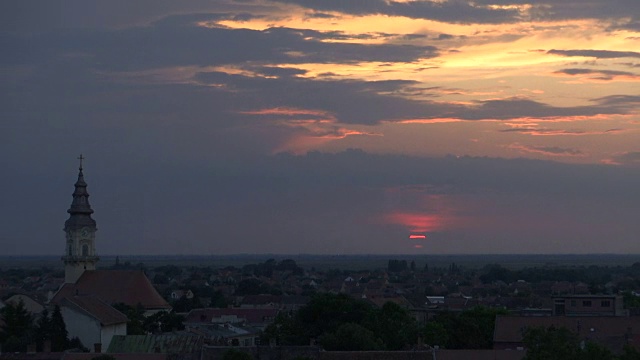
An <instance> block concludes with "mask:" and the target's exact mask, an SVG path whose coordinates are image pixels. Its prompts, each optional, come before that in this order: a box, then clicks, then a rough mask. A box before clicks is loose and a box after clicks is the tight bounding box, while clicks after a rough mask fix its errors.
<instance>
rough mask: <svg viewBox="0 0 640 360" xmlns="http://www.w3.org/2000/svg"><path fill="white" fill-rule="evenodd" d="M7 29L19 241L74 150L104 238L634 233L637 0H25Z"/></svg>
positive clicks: (585, 239) (638, 246) (460, 241)
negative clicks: (79, 157)
mask: <svg viewBox="0 0 640 360" xmlns="http://www.w3.org/2000/svg"><path fill="white" fill-rule="evenodd" d="M0 49H1V51H0V94H1V96H0V165H1V168H2V176H0V194H1V195H2V197H1V199H2V201H0V246H1V248H2V254H5V255H35V254H48V255H55V254H62V252H63V250H64V242H65V237H64V233H63V232H62V227H63V224H64V221H65V220H66V218H67V213H66V210H67V209H68V207H69V205H70V203H71V193H72V192H73V183H74V182H75V180H76V176H77V168H78V160H77V159H76V158H77V157H78V155H79V154H80V153H82V154H83V155H84V156H85V157H86V160H85V163H84V168H85V178H86V180H87V182H88V184H89V188H88V190H89V193H90V194H91V204H92V206H93V208H94V210H95V214H94V218H95V219H96V221H97V222H98V228H99V231H98V234H97V236H98V240H97V250H98V253H99V254H119V255H125V254H237V253H281V254H299V253H319V254H359V253H367V254H373V253H396V254H422V253H424V254H433V253H436V254H441V253H640V221H639V216H640V189H639V188H638V187H639V184H640V1H638V0H475V1H467V0H414V1H412V0H322V1H320V0H318V1H313V0H181V1H175V0H135V1H129V0H127V1H125V0H95V1H86V0H74V1H29V0H15V1H14V0H12V1H2V2H0ZM423 235H424V236H425V238H422V237H423Z"/></svg>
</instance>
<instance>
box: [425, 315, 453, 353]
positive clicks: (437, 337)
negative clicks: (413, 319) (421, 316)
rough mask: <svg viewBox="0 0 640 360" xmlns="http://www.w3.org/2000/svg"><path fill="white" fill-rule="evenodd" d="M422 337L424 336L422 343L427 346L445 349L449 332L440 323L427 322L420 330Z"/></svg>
mask: <svg viewBox="0 0 640 360" xmlns="http://www.w3.org/2000/svg"><path fill="white" fill-rule="evenodd" d="M422 335H423V336H424V343H425V344H427V345H430V346H435V345H438V346H440V347H446V345H447V344H449V332H448V331H447V329H446V328H445V327H444V325H442V323H439V322H436V321H430V322H428V323H427V324H426V325H425V326H424V328H423V329H422Z"/></svg>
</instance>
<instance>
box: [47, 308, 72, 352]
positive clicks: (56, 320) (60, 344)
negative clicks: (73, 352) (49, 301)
mask: <svg viewBox="0 0 640 360" xmlns="http://www.w3.org/2000/svg"><path fill="white" fill-rule="evenodd" d="M50 325H51V327H50V329H51V335H50V338H51V351H56V352H59V351H64V350H66V349H68V346H69V333H68V332H67V325H66V324H65V323H64V319H63V318H62V313H61V312H60V306H58V305H56V306H55V307H54V308H53V312H52V313H51V324H50Z"/></svg>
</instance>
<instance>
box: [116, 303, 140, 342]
mask: <svg viewBox="0 0 640 360" xmlns="http://www.w3.org/2000/svg"><path fill="white" fill-rule="evenodd" d="M113 307H114V308H115V309H116V310H118V311H120V312H121V313H123V314H125V315H126V316H127V319H129V321H128V322H127V335H145V334H146V333H147V332H146V330H145V328H144V321H145V317H144V307H142V304H138V306H136V307H132V306H129V305H127V304H124V303H118V304H114V305H113Z"/></svg>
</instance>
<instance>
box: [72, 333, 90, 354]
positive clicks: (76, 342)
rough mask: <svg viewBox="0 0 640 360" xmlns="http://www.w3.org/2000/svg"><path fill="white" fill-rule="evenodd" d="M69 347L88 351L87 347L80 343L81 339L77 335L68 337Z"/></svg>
mask: <svg viewBox="0 0 640 360" xmlns="http://www.w3.org/2000/svg"><path fill="white" fill-rule="evenodd" d="M69 349H79V350H80V351H82V352H89V349H87V347H86V346H84V345H83V344H82V341H80V339H79V338H78V337H77V336H74V337H72V338H71V339H69Z"/></svg>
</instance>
